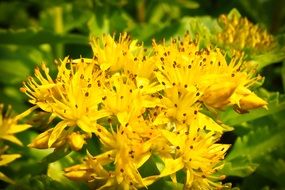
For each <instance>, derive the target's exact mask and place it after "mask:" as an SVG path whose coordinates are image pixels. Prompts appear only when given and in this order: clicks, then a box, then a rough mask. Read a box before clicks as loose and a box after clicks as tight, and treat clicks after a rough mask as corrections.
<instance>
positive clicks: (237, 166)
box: [217, 156, 258, 177]
mask: <svg viewBox="0 0 285 190" xmlns="http://www.w3.org/2000/svg"><path fill="white" fill-rule="evenodd" d="M257 167H258V164H255V163H252V162H251V161H250V160H249V159H248V158H247V157H246V156H238V157H236V158H234V159H232V160H230V161H227V160H226V161H225V165H224V167H223V168H222V169H221V170H220V171H219V172H218V174H217V175H219V174H220V173H221V174H223V175H227V176H238V177H246V176H248V175H250V174H252V173H253V172H254V171H255V170H256V168H257Z"/></svg>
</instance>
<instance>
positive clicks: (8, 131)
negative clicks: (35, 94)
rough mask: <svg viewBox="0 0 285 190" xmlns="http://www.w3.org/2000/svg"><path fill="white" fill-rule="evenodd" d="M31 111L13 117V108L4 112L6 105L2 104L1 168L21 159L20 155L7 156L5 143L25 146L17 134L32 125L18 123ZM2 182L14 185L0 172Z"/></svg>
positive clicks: (0, 105) (0, 123)
mask: <svg viewBox="0 0 285 190" xmlns="http://www.w3.org/2000/svg"><path fill="white" fill-rule="evenodd" d="M30 111H31V110H28V111H26V112H24V113H22V114H19V115H17V116H15V117H13V116H12V109H11V107H8V109H7V110H6V111H5V112H4V105H3V104H0V145H1V147H0V166H5V165H7V164H9V163H10V162H12V161H14V160H15V159H17V158H19V157H21V155H20V154H5V151H6V150H7V149H8V146H5V144H4V142H3V141H10V142H12V143H14V144H17V145H20V146H22V145H23V144H22V142H21V141H20V140H19V139H18V138H17V137H16V136H15V134H16V133H19V132H22V131H25V130H26V129H28V128H30V127H31V125H28V124H18V121H19V120H20V119H22V118H23V117H25V116H27V115H28V114H29V113H30ZM0 180H3V181H6V182H8V183H13V180H11V179H10V178H9V177H7V176H6V175H5V174H3V173H2V172H0Z"/></svg>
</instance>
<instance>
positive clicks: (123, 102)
mask: <svg viewBox="0 0 285 190" xmlns="http://www.w3.org/2000/svg"><path fill="white" fill-rule="evenodd" d="M147 87H148V86H137V85H136V84H135V82H134V81H132V80H130V79H128V78H127V77H125V76H124V75H119V74H118V75H113V76H112V77H111V78H110V80H109V87H108V88H106V89H105V90H104V95H105V96H104V97H103V103H102V105H103V108H102V110H104V111H106V112H109V113H110V115H115V116H116V117H117V119H118V121H119V122H120V123H121V125H123V126H124V125H126V124H130V123H131V122H132V121H134V120H136V119H137V118H138V117H141V116H142V114H143V113H144V112H145V110H146V108H151V107H154V106H155V105H156V100H155V99H154V98H153V97H151V96H150V95H149V93H148V90H147V89H146V88H147Z"/></svg>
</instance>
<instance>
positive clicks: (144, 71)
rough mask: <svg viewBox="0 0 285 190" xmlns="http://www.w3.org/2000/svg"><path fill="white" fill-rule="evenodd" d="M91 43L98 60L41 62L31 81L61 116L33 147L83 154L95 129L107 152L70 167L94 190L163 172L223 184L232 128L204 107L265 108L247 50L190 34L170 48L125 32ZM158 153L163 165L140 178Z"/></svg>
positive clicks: (136, 184)
mask: <svg viewBox="0 0 285 190" xmlns="http://www.w3.org/2000/svg"><path fill="white" fill-rule="evenodd" d="M91 46H92V49H93V53H94V56H93V58H92V59H89V58H80V59H75V60H71V59H69V58H65V59H64V60H63V61H60V63H59V64H58V73H57V76H56V77H55V78H54V79H53V78H52V77H50V75H49V70H48V68H47V67H46V66H44V65H43V66H42V71H40V70H39V69H36V71H35V78H32V77H31V78H29V79H28V82H26V83H24V87H23V88H22V90H23V91H24V92H25V93H26V94H27V95H28V96H29V97H30V102H31V103H32V104H34V105H35V106H34V108H37V107H39V108H41V109H42V110H43V111H45V112H47V113H50V114H51V117H50V121H51V120H52V119H54V118H55V117H57V118H59V119H60V121H59V122H58V123H57V124H56V126H55V127H54V128H50V129H48V130H46V131H44V132H43V133H42V134H40V135H39V136H38V137H36V138H35V139H34V140H33V142H32V143H31V144H30V145H29V146H30V147H35V148H50V147H52V148H59V147H61V146H69V147H70V148H71V149H73V150H75V151H78V150H80V149H82V147H83V145H84V144H85V143H86V142H85V139H86V138H91V137H92V135H93V134H94V135H96V137H94V135H93V137H92V138H97V139H98V140H99V142H100V145H101V146H100V147H101V148H102V149H101V150H102V151H101V152H100V153H98V154H97V155H95V156H93V155H91V154H89V153H87V157H86V159H85V160H84V162H83V163H82V164H78V165H75V166H71V167H69V168H66V169H65V175H66V177H68V178H69V179H72V180H81V181H86V182H88V183H89V185H90V186H91V188H94V189H117V188H121V189H126V190H127V189H138V188H145V187H147V186H148V185H150V184H151V183H153V182H154V181H156V180H159V179H160V178H164V177H170V178H171V180H172V181H173V182H177V180H176V173H177V172H178V171H179V172H180V171H182V172H184V174H185V176H186V180H185V189H190V188H192V189H219V188H223V187H225V185H222V183H221V182H220V180H221V179H222V178H223V177H224V176H220V177H214V176H213V175H214V174H215V173H216V172H217V170H219V169H220V168H221V167H222V164H221V160H222V159H224V155H225V152H226V151H227V149H228V148H229V145H224V144H219V143H217V142H218V141H219V139H220V137H221V135H222V134H223V132H224V131H225V130H228V128H227V127H225V126H224V125H222V124H220V123H217V122H216V121H215V120H214V119H212V118H210V117H209V116H207V115H206V114H204V113H203V109H204V108H205V107H204V106H203V105H205V106H206V107H208V108H210V109H223V108H225V107H227V106H233V108H234V109H235V110H236V111H237V112H240V113H242V112H244V111H246V110H250V109H254V108H258V107H263V106H265V105H266V102H265V101H264V100H262V99H261V98H259V97H258V96H257V95H255V94H254V93H253V92H251V91H250V90H249V88H250V87H251V86H252V85H253V84H254V83H255V82H256V81H257V80H258V79H259V78H260V77H256V76H255V75H256V74H255V71H254V70H252V68H249V66H248V65H247V64H244V63H243V62H242V61H241V60H242V59H241V57H240V55H238V54H237V55H236V57H232V58H231V59H227V57H226V56H227V55H225V54H223V53H222V52H221V50H219V49H217V48H205V49H200V47H199V44H198V41H193V40H192V39H191V37H190V35H189V34H186V35H185V36H184V38H182V39H179V40H175V39H174V40H172V42H171V43H170V44H169V45H167V44H165V43H163V44H157V43H156V42H155V41H154V42H153V47H152V50H151V51H146V50H145V49H144V48H143V46H142V45H140V44H138V43H137V41H135V40H133V41H131V40H130V38H129V36H128V35H126V34H122V35H120V37H119V39H118V41H116V40H115V39H114V37H111V36H110V35H104V36H103V37H102V39H101V40H100V39H98V38H97V39H95V38H94V39H93V40H92V42H91ZM152 156H154V157H158V158H159V159H160V160H161V161H162V164H160V165H163V167H161V166H157V170H158V171H157V172H156V173H154V174H153V175H151V176H142V175H141V173H140V168H141V166H142V165H143V164H147V163H148V161H149V160H150V158H152Z"/></svg>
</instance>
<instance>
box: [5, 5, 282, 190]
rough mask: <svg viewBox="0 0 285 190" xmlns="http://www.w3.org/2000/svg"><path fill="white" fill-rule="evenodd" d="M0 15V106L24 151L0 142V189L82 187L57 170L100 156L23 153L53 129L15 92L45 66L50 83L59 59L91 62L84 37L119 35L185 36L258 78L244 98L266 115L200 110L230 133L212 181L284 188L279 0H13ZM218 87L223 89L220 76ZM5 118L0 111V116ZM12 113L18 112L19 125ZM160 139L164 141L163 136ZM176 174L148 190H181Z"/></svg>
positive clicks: (94, 143) (150, 168) (153, 160)
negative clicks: (252, 97)
mask: <svg viewBox="0 0 285 190" xmlns="http://www.w3.org/2000/svg"><path fill="white" fill-rule="evenodd" d="M0 10H1V11H0V68H1V69H0V102H1V104H5V105H12V107H13V110H14V112H15V113H14V114H11V115H9V116H10V118H17V119H16V120H17V122H19V124H17V125H25V124H24V123H26V124H28V126H29V127H27V126H26V127H25V128H23V130H22V131H18V132H19V133H17V134H14V133H13V134H12V136H14V137H15V138H17V139H19V140H20V141H21V142H22V144H23V145H22V146H19V145H17V144H13V141H12V143H11V142H6V140H3V139H1V138H2V137H1V135H2V134H0V146H1V147H0V155H1V156H4V155H5V156H6V155H14V157H13V159H12V158H11V161H10V160H7V162H5V164H3V165H2V164H1V165H0V166H1V172H0V179H4V178H5V177H8V178H5V179H6V182H4V181H0V188H1V189H2V188H7V189H11V190H12V189H19V188H20V187H21V188H22V189H30V188H31V187H32V188H33V189H46V190H48V189H86V188H87V185H86V184H85V183H82V182H73V181H71V180H68V179H67V178H66V177H65V176H64V172H63V171H64V169H65V168H68V167H70V166H73V165H76V164H80V163H82V159H83V158H84V157H85V156H86V154H87V151H88V152H89V153H90V154H91V155H99V154H100V153H101V151H102V149H103V146H102V144H101V143H100V140H99V139H98V138H86V139H87V140H86V143H85V144H84V145H82V146H83V148H82V149H81V150H79V151H72V150H71V149H70V148H69V145H70V144H72V142H71V143H70V144H69V145H66V146H61V147H60V148H56V149H55V150H53V149H43V150H38V149H34V148H31V147H28V146H27V145H28V144H31V142H33V140H34V139H36V137H37V136H38V135H39V134H41V133H43V132H44V131H46V130H47V129H48V128H49V127H54V126H55V125H56V124H57V123H59V122H60V119H58V118H54V119H53V120H52V119H50V118H52V117H53V116H51V115H50V114H49V113H44V112H41V111H40V110H39V109H37V110H35V111H34V110H29V108H30V107H31V104H30V103H29V102H28V97H27V96H25V95H24V93H22V92H20V90H19V89H20V88H21V87H22V86H23V85H22V82H23V81H27V80H28V77H29V76H32V75H33V74H32V73H33V71H34V69H35V68H37V67H41V65H42V63H45V64H46V66H47V67H48V68H49V69H50V73H49V74H50V75H51V77H52V78H55V76H56V75H57V71H58V70H57V66H58V64H54V60H59V59H60V60H64V57H66V56H70V57H72V58H79V57H84V58H87V57H89V58H92V57H93V53H94V52H92V49H91V48H90V44H89V43H90V41H91V40H92V37H94V36H95V37H101V36H102V34H111V35H112V34H114V33H116V35H114V36H115V38H118V36H119V34H120V33H123V32H127V33H129V34H130V36H131V38H132V39H134V40H138V42H141V43H142V44H143V45H144V47H146V48H148V49H151V48H152V45H153V44H154V42H153V39H155V41H156V42H157V44H163V42H164V41H166V42H167V43H168V42H169V43H170V41H171V39H174V38H177V37H181V38H182V37H183V36H184V34H185V32H187V31H188V33H189V35H190V36H191V37H192V38H193V39H198V40H199V45H200V48H205V47H209V46H211V47H212V48H220V49H221V51H222V52H223V54H225V56H226V59H227V61H228V62H229V60H231V59H232V58H233V55H238V56H240V57H241V58H242V60H243V61H244V62H247V63H248V65H249V67H251V68H252V69H253V70H257V72H259V73H260V75H261V76H264V78H263V79H262V80H259V81H257V82H256V83H255V84H254V85H253V86H251V90H252V91H254V93H255V94H256V95H257V96H258V97H260V98H261V99H263V100H265V101H267V102H268V105H267V108H268V109H262V108H259V109H253V110H251V109H250V110H249V109H240V108H237V107H235V108H234V109H232V107H226V108H224V107H223V109H222V110H220V109H216V108H217V107H215V106H213V105H209V104H207V103H205V105H203V106H205V107H203V111H204V112H205V115H207V116H210V117H211V118H212V119H213V120H215V121H217V123H218V124H220V123H224V124H226V125H228V126H230V127H233V128H232V129H233V130H232V131H229V132H225V133H223V136H222V137H221V139H220V141H219V143H222V144H232V146H231V148H230V149H229V150H228V153H227V155H226V157H225V159H224V160H223V161H222V162H223V164H224V167H223V168H222V169H221V170H220V171H219V172H218V173H216V176H221V175H226V176H227V178H226V179H224V180H223V183H224V184H228V183H232V187H233V188H240V189H284V188H285V184H284V180H283V176H284V175H285V159H284V158H285V142H284V140H283V136H284V135H285V122H284V116H285V95H284V91H285V25H284V23H285V7H284V6H282V2H281V1H280V0H271V1H262V0H251V1H247V0H234V1H227V0H219V1H210V0H199V1H198V0H175V1H170V0H166V1H162V0H158V1H150V0H135V1H128V0H119V1H115V0H107V1H101V0H87V1H80V0H74V1H66V0H60V1H36V0H28V1H17V0H13V1H1V2H0ZM239 19H240V20H242V19H243V20H242V21H240V24H238V25H234V24H232V25H230V27H228V28H227V27H226V26H228V25H227V24H228V23H231V22H232V23H234V22H237V20H239ZM238 26H239V27H238ZM242 26H244V27H242ZM225 31H229V32H228V33H226V32H225ZM234 31H238V32H237V33H236V34H234ZM248 31H251V32H248ZM223 32H224V33H223ZM267 32H268V33H267ZM261 33H262V35H260V34H261ZM219 34H222V35H219ZM225 34H227V35H225ZM263 34H264V35H263ZM258 35H260V38H258V37H257V36H258ZM223 37H226V38H223ZM243 40H244V41H243ZM231 41H232V43H231ZM265 41H268V44H270V45H268V46H267V45H266V44H267V43H264V42H265ZM167 43H166V44H167ZM239 43H240V44H239ZM260 44H261V45H260ZM261 46H262V48H259V47H261ZM150 51H151V50H150ZM237 52H238V53H237ZM58 62H60V61H58ZM220 81H221V83H223V82H225V81H224V79H223V78H221V79H220ZM160 82H161V81H160ZM205 102H206V101H205ZM7 107H8V106H7ZM212 107H214V109H212ZM219 108H220V107H219ZM7 110H8V109H7V108H6V107H4V110H3V113H5V112H6V111H7ZM26 110H28V111H26ZM248 110H249V112H248ZM30 112H32V113H31V114H30V115H29V116H27V114H28V113H30ZM204 112H203V113H204ZM237 112H238V113H237ZM16 113H23V114H24V116H25V118H23V117H19V116H17V114H16ZM23 114H22V115H23ZM12 116H13V117H12ZM26 116H27V117H26ZM1 119H2V117H1ZM16 120H15V121H16ZM13 121H14V120H13ZM100 122H102V123H105V124H106V123H108V121H104V120H102V121H100ZM1 124H2V123H1ZM30 125H31V126H32V127H30ZM24 130H25V131H24ZM77 134H78V133H77V131H75V133H74V134H73V137H74V138H77V139H78V141H80V138H79V137H78V136H76V135H77ZM164 135H165V136H167V134H166V132H164ZM11 138H13V137H11ZM84 138H85V137H84ZM166 139H167V138H166ZM70 141H71V140H70ZM78 141H77V142H78ZM77 148H78V147H73V149H77ZM20 156H21V157H20ZM0 158H1V157H0ZM3 158H4V157H3ZM1 161H2V158H1V160H0V162H1ZM4 161H5V160H4ZM8 161H9V162H8ZM12 161H13V162H12ZM3 163H4V162H3ZM165 163H166V162H165V160H164V161H163V160H161V159H160V158H159V156H157V155H151V156H150V157H149V158H148V160H147V162H145V163H144V164H143V165H142V166H141V167H140V168H139V172H140V173H141V174H142V175H144V176H143V177H145V176H150V175H158V174H159V173H160V172H161V171H163V170H162V168H163V167H165ZM106 167H113V166H112V165H108V166H106ZM3 176H5V177H3ZM176 176H177V183H173V182H172V179H170V177H164V178H161V179H159V180H157V181H156V182H155V183H153V184H152V185H150V186H149V189H183V184H184V181H185V178H186V176H185V174H184V173H183V171H177V173H176ZM7 182H8V183H7Z"/></svg>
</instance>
